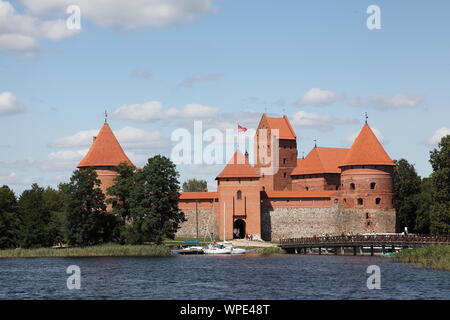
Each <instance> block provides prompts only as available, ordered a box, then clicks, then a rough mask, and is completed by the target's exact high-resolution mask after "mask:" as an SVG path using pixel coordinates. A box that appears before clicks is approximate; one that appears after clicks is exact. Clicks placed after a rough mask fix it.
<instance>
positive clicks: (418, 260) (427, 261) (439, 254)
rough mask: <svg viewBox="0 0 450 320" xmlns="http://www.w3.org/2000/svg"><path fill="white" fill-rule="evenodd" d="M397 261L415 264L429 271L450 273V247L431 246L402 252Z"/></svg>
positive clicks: (397, 256)
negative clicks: (435, 270) (436, 270)
mask: <svg viewBox="0 0 450 320" xmlns="http://www.w3.org/2000/svg"><path fill="white" fill-rule="evenodd" d="M396 260H397V261H401V262H408V263H414V264H417V265H419V266H420V267H423V268H427V269H438V270H449V271H450V246H430V247H422V248H415V249H406V250H402V251H401V252H399V253H398V254H397V255H396Z"/></svg>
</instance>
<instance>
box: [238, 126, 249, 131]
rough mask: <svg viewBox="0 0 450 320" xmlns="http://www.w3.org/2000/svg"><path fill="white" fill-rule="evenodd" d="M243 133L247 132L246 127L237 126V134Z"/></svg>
mask: <svg viewBox="0 0 450 320" xmlns="http://www.w3.org/2000/svg"><path fill="white" fill-rule="evenodd" d="M245 131H247V128H246V127H243V126H240V125H238V132H245Z"/></svg>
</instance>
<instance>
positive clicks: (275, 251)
mask: <svg viewBox="0 0 450 320" xmlns="http://www.w3.org/2000/svg"><path fill="white" fill-rule="evenodd" d="M259 253H260V254H264V255H269V254H283V253H286V251H284V250H283V249H281V248H280V247H266V248H261V249H260V250H259Z"/></svg>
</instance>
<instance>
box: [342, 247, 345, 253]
mask: <svg viewBox="0 0 450 320" xmlns="http://www.w3.org/2000/svg"><path fill="white" fill-rule="evenodd" d="M344 254H345V250H344V247H341V255H344Z"/></svg>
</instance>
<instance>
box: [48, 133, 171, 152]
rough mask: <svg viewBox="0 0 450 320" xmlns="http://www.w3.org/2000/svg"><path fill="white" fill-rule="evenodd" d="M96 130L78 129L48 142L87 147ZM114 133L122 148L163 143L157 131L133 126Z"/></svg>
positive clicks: (63, 146) (140, 147) (156, 146)
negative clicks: (71, 133)
mask: <svg viewBox="0 0 450 320" xmlns="http://www.w3.org/2000/svg"><path fill="white" fill-rule="evenodd" d="M97 134H98V130H95V129H92V130H84V131H79V132H77V133H75V134H73V135H70V136H65V137H62V138H58V139H56V140H55V141H53V142H51V143H50V144H49V146H50V147H53V148H70V147H89V146H91V145H92V140H93V137H95V136H97ZM114 134H115V136H116V138H117V140H118V141H119V143H120V145H121V146H122V147H123V148H130V149H147V148H160V147H162V146H164V145H165V143H166V141H165V138H164V137H163V136H162V135H161V133H160V132H158V131H153V132H148V131H144V130H141V129H137V128H133V127H124V128H122V129H120V130H117V131H114ZM60 152H61V153H56V154H55V155H59V156H70V155H74V153H70V152H73V151H64V152H66V153H63V152H62V151H60Z"/></svg>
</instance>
